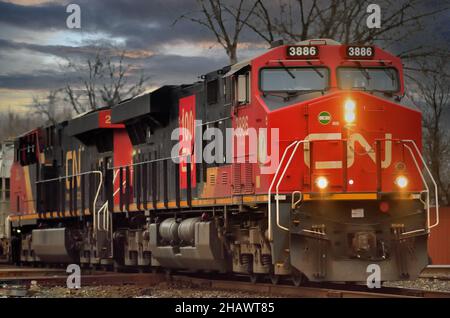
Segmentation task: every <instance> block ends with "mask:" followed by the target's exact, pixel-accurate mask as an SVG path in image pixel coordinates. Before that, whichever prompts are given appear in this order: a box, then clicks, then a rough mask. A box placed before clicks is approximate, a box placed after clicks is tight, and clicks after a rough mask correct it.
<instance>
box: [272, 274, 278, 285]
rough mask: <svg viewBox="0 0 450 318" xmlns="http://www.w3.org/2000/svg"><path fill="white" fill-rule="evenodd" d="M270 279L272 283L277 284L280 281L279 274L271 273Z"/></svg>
mask: <svg viewBox="0 0 450 318" xmlns="http://www.w3.org/2000/svg"><path fill="white" fill-rule="evenodd" d="M270 281H271V282H272V285H278V283H279V282H280V275H275V274H271V275H270Z"/></svg>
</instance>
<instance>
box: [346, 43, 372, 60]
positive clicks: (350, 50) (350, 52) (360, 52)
mask: <svg viewBox="0 0 450 318" xmlns="http://www.w3.org/2000/svg"><path fill="white" fill-rule="evenodd" d="M345 55H346V56H347V58H359V59H371V58H373V57H374V56H375V48H374V47H373V46H354V45H351V46H347V47H346V49H345Z"/></svg>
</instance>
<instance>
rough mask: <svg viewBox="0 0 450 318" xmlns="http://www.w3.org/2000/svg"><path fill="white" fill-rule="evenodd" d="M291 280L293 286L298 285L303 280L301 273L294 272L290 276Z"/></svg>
mask: <svg viewBox="0 0 450 318" xmlns="http://www.w3.org/2000/svg"><path fill="white" fill-rule="evenodd" d="M291 281H292V283H293V284H294V286H295V287H299V286H300V285H301V284H302V283H303V282H304V278H303V275H302V274H295V275H292V276H291Z"/></svg>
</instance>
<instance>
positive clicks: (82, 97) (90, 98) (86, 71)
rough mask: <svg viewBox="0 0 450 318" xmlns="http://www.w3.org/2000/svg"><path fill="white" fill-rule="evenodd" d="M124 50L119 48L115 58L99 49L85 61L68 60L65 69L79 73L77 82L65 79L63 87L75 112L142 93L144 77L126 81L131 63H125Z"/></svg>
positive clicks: (110, 104) (114, 102)
mask: <svg viewBox="0 0 450 318" xmlns="http://www.w3.org/2000/svg"><path fill="white" fill-rule="evenodd" d="M125 54H126V52H125V51H122V52H121V53H120V55H119V56H118V57H116V58H115V57H114V56H113V55H112V54H111V53H107V52H106V50H99V51H98V52H97V53H96V55H95V57H94V58H91V59H88V60H87V61H86V62H85V63H76V62H74V61H70V60H69V61H68V62H69V63H68V64H67V66H66V67H67V69H69V70H70V71H72V72H75V73H77V74H81V77H80V78H79V83H78V84H75V85H74V84H69V83H68V84H66V87H65V89H64V90H65V93H66V101H67V102H69V104H70V105H71V106H72V108H73V110H74V112H75V113H77V114H81V113H83V112H85V111H89V110H93V109H97V108H99V107H103V106H112V105H115V104H117V103H119V102H120V101H121V100H124V99H126V98H131V97H134V96H136V95H138V94H140V93H142V91H143V90H144V85H145V83H146V81H147V80H148V78H147V77H144V76H143V75H141V76H140V77H139V79H138V80H137V82H135V83H130V75H131V74H130V73H131V71H132V69H133V66H132V65H130V64H125V56H126V55H125Z"/></svg>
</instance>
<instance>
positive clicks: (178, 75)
mask: <svg viewBox="0 0 450 318" xmlns="http://www.w3.org/2000/svg"><path fill="white" fill-rule="evenodd" d="M126 63H133V65H134V66H135V72H134V74H132V75H131V76H130V77H129V81H130V82H132V81H133V80H137V79H138V77H139V76H140V75H141V74H143V75H145V76H146V77H148V78H149V81H148V83H147V86H161V85H165V84H183V83H192V82H194V81H196V80H198V76H200V75H202V74H205V73H207V72H209V71H211V70H212V69H215V68H219V67H221V66H223V65H226V64H227V59H226V58H219V59H215V58H208V57H186V56H179V55H154V56H152V57H149V58H135V59H132V58H128V59H127V60H126ZM64 70H65V71H64ZM84 75H85V74H83V73H79V72H74V71H68V70H67V69H61V68H60V69H56V70H55V71H48V70H40V71H34V72H33V73H29V74H5V75H0V87H1V88H7V89H17V90H38V89H57V88H61V87H63V86H64V84H65V83H73V82H76V81H79V80H80V78H83V77H84Z"/></svg>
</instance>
